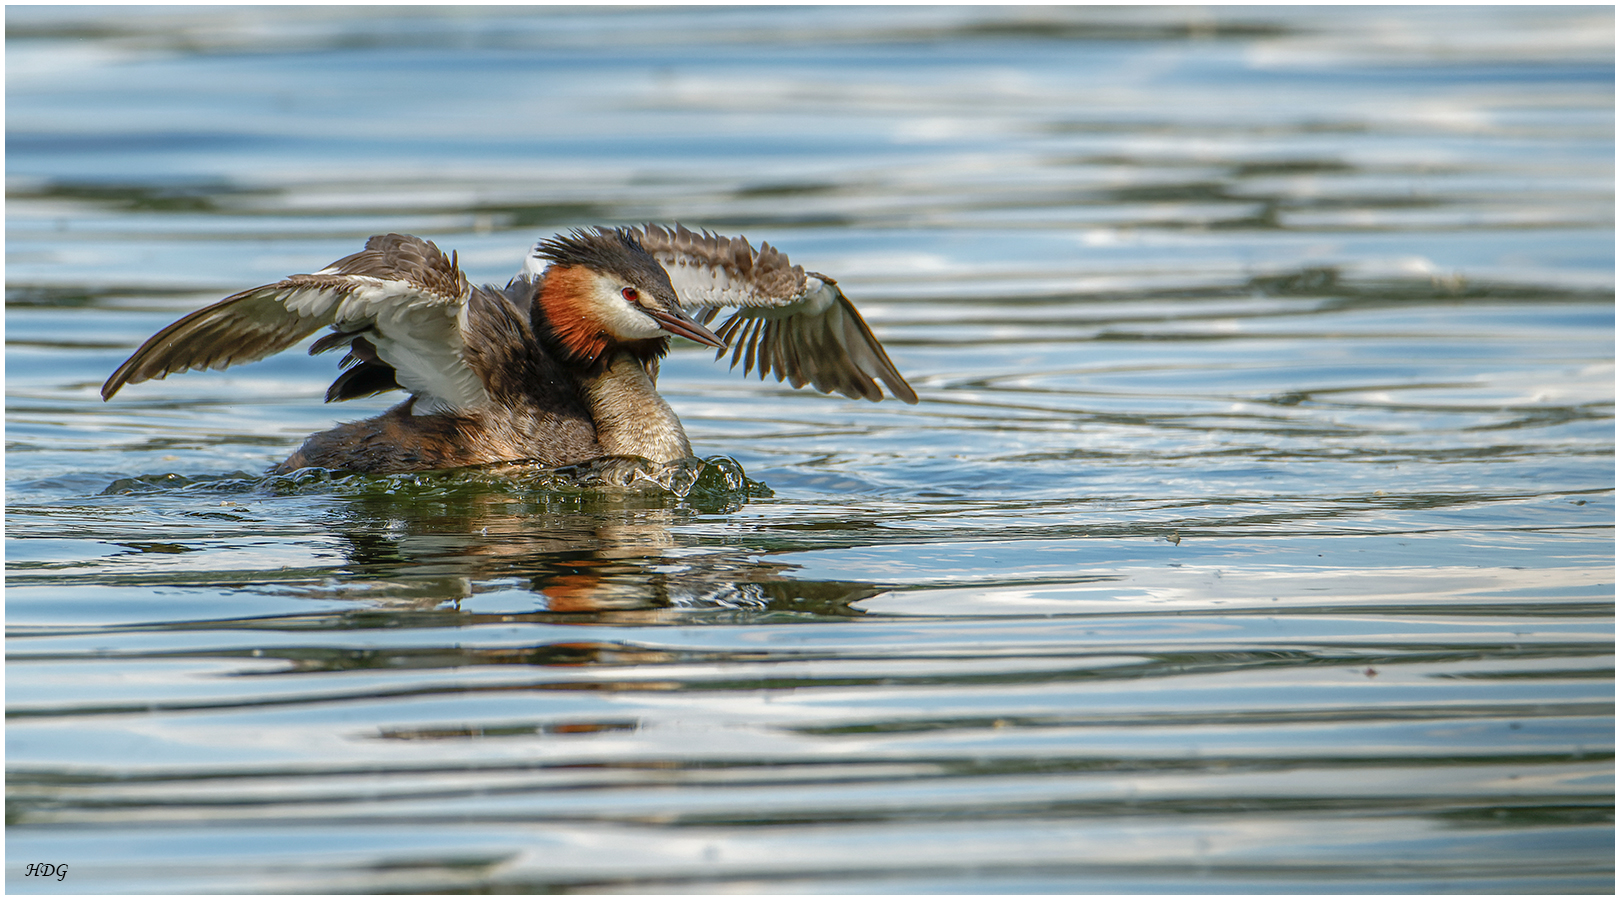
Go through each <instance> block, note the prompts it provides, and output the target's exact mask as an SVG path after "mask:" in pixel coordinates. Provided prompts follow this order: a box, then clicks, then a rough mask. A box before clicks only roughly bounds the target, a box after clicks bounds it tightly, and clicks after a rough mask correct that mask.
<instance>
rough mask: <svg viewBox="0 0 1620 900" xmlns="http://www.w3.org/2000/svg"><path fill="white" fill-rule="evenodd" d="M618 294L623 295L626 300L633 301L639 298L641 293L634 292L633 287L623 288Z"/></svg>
mask: <svg viewBox="0 0 1620 900" xmlns="http://www.w3.org/2000/svg"><path fill="white" fill-rule="evenodd" d="M619 296H621V297H623V298H624V299H626V300H629V301H630V302H631V303H634V302H636V301H637V300H639V299H641V295H640V294H638V293H636V289H635V288H625V289H624V290H622V291H620V292H619Z"/></svg>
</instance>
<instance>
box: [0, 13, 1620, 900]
mask: <svg viewBox="0 0 1620 900" xmlns="http://www.w3.org/2000/svg"><path fill="white" fill-rule="evenodd" d="M1613 34H1614V23H1613V14H1612V10H1609V9H1606V8H1587V9H1541V8H1535V9H1513V8H1499V7H1492V8H1483V9H1468V10H1463V9H1460V8H1436V9H1383V8H1378V9H1374V8H1348V9H1327V10H1316V9H1311V10H1295V9H1281V8H1265V9H1258V10H1235V9H1233V10H1217V11H1214V12H1207V11H1206V12H1198V11H1192V12H1189V11H1184V10H1175V9H1127V10H1108V9H1037V10H1012V9H1008V10H1002V9H977V8H968V7H953V8H941V9H929V8H896V9H861V8H823V9H774V8H773V9H746V8H714V9H702V10H681V9H658V10H620V9H607V10H594V11H574V10H562V9H555V10H546V9H541V10H528V9H517V8H501V9H471V8H468V9H460V8H455V9H433V8H417V9H408V10H403V11H396V10H387V11H382V10H376V9H366V10H353V9H345V8H337V7H333V8H324V9H323V8H285V7H283V8H261V9H249V8H232V9H211V8H171V9H162V10H149V9H138V8H119V9H117V10H97V9H69V8H55V7H37V8H18V7H12V8H9V9H8V10H7V59H6V65H7V150H8V153H7V194H8V205H7V285H6V287H7V307H6V341H7V343H6V350H7V353H6V392H7V418H6V439H7V451H6V462H7V470H6V491H7V566H8V570H7V594H6V597H7V626H8V645H7V654H8V655H7V682H6V685H7V687H6V702H7V708H8V716H9V718H8V729H7V758H6V763H7V767H8V775H7V791H8V807H7V809H8V823H9V826H10V827H9V828H8V830H7V851H8V863H7V870H6V878H7V882H6V884H7V887H8V889H9V890H12V891H19V892H30V891H33V892H49V891H56V892H73V893H83V892H104V891H139V892H195V891H225V892H239V891H248V892H266V891H314V892H328V891H350V890H356V891H382V890H412V891H416V890H518V889H523V890H582V891H631V892H664V891H705V892H707V891H856V892H870V891H974V892H1016V891H1104V892H1115V891H1117V892H1129V891H1157V892H1180V891H1190V892H1209V891H1228V892H1231V891H1396V892H1418V891H1421V892H1429V891H1478V892H1501V891H1507V892H1514V891H1530V892H1597V893H1607V892H1610V891H1611V890H1612V889H1613V846H1614V844H1613V840H1614V837H1613V830H1612V821H1613V796H1614V795H1613V786H1612V775H1613V733H1614V732H1613V718H1612V716H1613V633H1612V611H1613V608H1612V600H1613V590H1614V588H1613V575H1614V543H1613V540H1614V537H1613V525H1614V506H1613V499H1614V442H1613V436H1614V421H1613V400H1614V375H1613V360H1614V353H1613V348H1614V327H1613V325H1614V307H1613V280H1614V279H1613V275H1614V255H1613V248H1614V231H1613V202H1614V200H1613V159H1614V130H1613V129H1614V125H1613V109H1614V97H1613V83H1614V82H1613V52H1614V51H1613ZM647 220H651V221H661V222H669V221H677V220H678V221H682V222H684V223H687V224H689V225H693V226H699V225H702V226H708V227H711V228H714V229H716V230H719V231H722V232H725V233H747V234H748V235H749V236H750V237H751V238H754V239H755V240H760V239H764V240H768V241H770V242H771V243H772V244H774V245H777V246H779V247H781V248H783V249H784V250H786V251H787V252H788V253H789V254H791V255H792V257H793V258H794V260H795V261H797V262H801V263H803V264H805V265H806V266H807V267H809V268H812V269H815V270H819V271H824V272H827V273H829V274H832V275H834V276H835V277H837V278H838V279H839V280H840V282H841V284H842V286H843V287H844V288H845V289H846V291H847V292H848V293H849V295H850V296H851V297H852V298H854V299H855V301H856V302H857V303H858V304H859V305H860V307H861V309H862V310H863V312H864V313H865V314H866V316H867V318H868V320H869V321H870V322H871V324H872V325H873V327H874V330H875V331H876V332H877V333H878V335H879V336H880V338H881V339H882V340H883V341H884V343H885V345H886V346H887V347H888V349H889V351H890V354H891V356H892V357H893V358H894V360H895V362H896V364H897V365H898V366H899V367H900V369H901V370H902V371H903V372H905V373H906V374H907V376H908V377H909V379H910V381H911V383H912V384H913V385H914V386H915V387H916V388H917V389H918V392H919V393H920V394H921V395H922V398H923V402H922V403H921V404H919V405H917V406H915V407H908V406H904V405H901V404H898V403H894V402H886V403H883V404H878V405H873V404H867V403H861V402H856V401H846V400H844V399H842V398H828V397H823V396H820V395H817V394H814V393H809V392H795V391H791V390H789V389H787V388H786V387H785V386H782V385H778V384H776V383H774V382H770V383H761V382H759V381H757V380H752V379H749V380H744V379H741V378H739V377H737V376H736V375H735V374H732V373H728V372H726V371H725V370H724V367H723V366H722V365H718V364H714V363H712V362H711V361H710V360H709V357H708V354H706V353H704V352H702V351H701V350H700V349H698V348H695V347H691V346H686V347H682V348H677V350H676V351H675V352H674V353H673V354H672V356H671V357H670V359H669V360H668V362H667V364H666V365H665V367H664V371H663V375H662V378H661V386H662V388H663V391H664V394H665V395H666V396H667V397H668V398H669V400H670V401H671V403H672V404H673V406H674V407H675V409H676V410H677V411H678V412H679V413H680V415H681V416H682V418H683V420H684V421H685V422H686V425H687V430H688V432H689V433H690V434H691V437H692V439H693V443H694V445H695V446H696V447H697V448H698V452H699V453H700V454H702V455H704V456H725V457H731V458H734V459H735V460H736V461H737V463H738V464H740V466H741V468H742V470H744V471H746V473H747V477H748V478H750V479H753V480H755V481H756V482H760V483H762V484H764V485H766V486H768V491H767V490H758V489H756V490H754V491H753V492H752V495H750V492H749V491H748V490H746V489H743V488H741V487H739V484H740V482H738V481H737V480H736V478H735V477H733V478H732V480H731V481H730V482H729V483H728V482H727V480H726V478H725V477H723V476H725V475H726V474H727V473H728V472H729V473H730V475H732V476H737V475H738V473H737V471H736V470H735V469H734V468H732V469H727V468H726V467H727V466H728V465H729V464H727V463H724V462H717V463H716V464H715V468H714V470H713V471H712V472H711V474H710V475H709V476H708V479H709V480H708V481H706V482H704V484H703V485H701V486H700V488H699V489H698V490H696V491H694V492H692V493H690V494H687V495H685V496H684V497H683V496H675V495H671V494H668V493H664V492H660V491H657V490H653V489H643V490H633V491H628V492H626V491H601V490H596V491H580V490H569V489H564V488H562V487H559V485H558V484H557V483H556V482H555V480H552V479H547V478H545V477H543V476H542V475H540V474H538V473H534V472H526V471H506V472H474V473H455V474H447V475H436V476H394V477H387V478H363V477H358V476H330V477H326V478H321V477H315V476H310V477H303V478H265V477H264V476H262V475H261V474H260V473H262V472H263V471H264V470H265V469H266V468H267V467H268V466H269V465H271V464H273V463H275V462H277V461H279V460H280V459H281V458H283V457H284V456H285V455H286V454H287V453H288V452H289V451H290V450H291V449H292V448H293V447H295V446H296V445H297V443H298V442H299V441H300V440H301V439H302V438H303V436H305V435H307V434H308V433H310V432H312V431H315V430H318V429H320V428H325V427H327V426H328V425H329V424H330V423H332V422H334V421H339V420H347V419H353V418H358V417H361V416H364V415H369V414H371V413H372V412H374V411H376V410H378V409H381V408H383V407H384V406H386V405H387V404H388V403H391V402H392V401H391V400H390V399H389V398H387V397H383V398H374V399H373V400H370V401H361V402H355V403H349V404H347V405H346V406H344V407H328V406H325V405H323V404H322V403H321V402H320V398H321V395H322V392H323V390H324V388H325V385H326V383H327V382H328V381H329V380H330V377H331V375H332V371H333V370H332V368H331V362H330V360H329V359H328V358H324V357H323V358H320V359H315V360H311V359H309V358H307V357H305V356H303V355H302V354H299V353H287V354H284V355H282V356H280V357H276V358H273V359H271V360H269V361H266V362H263V363H258V364H255V365H252V366H247V367H243V368H239V369H232V370H229V371H227V372H223V373H189V374H186V375H182V376H176V377H174V378H171V379H168V380H167V381H161V382H151V383H147V384H142V385H136V386H134V387H131V388H129V389H127V390H125V391H124V392H123V393H121V394H120V395H119V396H118V397H117V398H116V399H115V400H114V402H112V403H107V404H103V403H102V402H101V401H100V399H99V397H98V396H97V390H98V388H99V386H100V384H101V382H102V380H103V379H105V377H106V376H107V374H108V373H110V372H111V371H112V369H113V368H114V367H115V366H116V365H117V364H118V363H119V362H121V361H122V360H123V359H124V358H125V357H126V356H127V355H128V354H129V353H130V352H131V351H132V350H133V348H134V347H135V346H136V345H137V344H138V343H139V342H140V341H141V340H143V339H144V338H145V337H147V336H148V335H150V334H151V333H153V332H154V331H155V330H157V329H158V328H160V327H161V326H163V325H165V324H167V323H168V322H170V321H172V320H173V319H175V318H177V317H178V316H180V315H181V314H183V313H185V312H187V311H189V310H191V309H194V308H197V307H198V306H201V305H202V304H204V303H207V302H211V301H212V300H215V299H218V298H219V297H222V296H224V295H226V294H228V293H231V292H233V291H236V290H239V289H241V288H244V287H248V286H252V285H256V284H261V283H264V282H267V281H271V280H275V279H277V278H280V277H282V276H284V275H286V274H289V273H293V272H305V271H310V270H312V269H313V268H317V267H319V266H322V265H324V264H326V263H327V262H330V261H331V260H333V259H336V258H338V257H340V256H343V255H345V254H347V253H350V252H352V251H353V250H355V249H356V248H358V247H359V246H360V245H361V244H362V242H363V241H364V239H365V237H366V236H367V235H370V234H373V233H377V232H382V231H408V232H412V233H416V234H420V235H423V236H425V237H428V238H431V239H433V240H435V241H436V242H438V243H439V244H440V245H441V246H443V247H445V248H447V249H449V248H454V249H456V250H457V251H458V252H459V254H460V259H461V261H462V264H463V266H464V267H465V268H467V269H468V271H469V273H470V274H471V275H472V277H474V278H475V279H483V280H491V281H499V282H504V280H505V279H506V278H507V277H508V276H509V275H510V274H512V273H513V272H514V271H515V270H516V268H517V266H518V263H519V261H520V260H521V256H522V254H523V252H524V250H525V249H526V248H527V246H528V245H529V244H530V243H531V242H532V241H533V240H535V239H536V238H539V237H543V236H546V235H549V234H551V233H554V232H556V231H558V230H562V229H566V228H568V227H573V226H577V225H583V224H597V223H618V222H638V221H647ZM28 862H37V863H52V864H67V865H68V866H69V870H68V871H69V874H68V875H67V876H66V877H65V878H62V879H60V880H59V879H55V878H51V879H45V878H41V877H38V876H32V877H31V876H28V875H27V874H26V869H25V864H26V863H28Z"/></svg>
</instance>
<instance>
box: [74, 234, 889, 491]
mask: <svg viewBox="0 0 1620 900" xmlns="http://www.w3.org/2000/svg"><path fill="white" fill-rule="evenodd" d="M730 307H735V308H736V312H735V313H733V314H732V315H731V316H730V317H729V318H727V319H726V320H725V321H724V322H723V323H722V324H721V325H720V326H719V327H718V328H716V329H714V330H711V329H710V328H709V325H710V324H711V323H712V322H713V321H714V319H715V317H716V315H717V314H718V313H719V311H720V310H721V309H724V308H730ZM322 328H327V329H328V331H327V332H326V333H325V334H324V335H322V336H321V337H319V338H317V339H316V340H315V341H314V342H313V343H312V344H311V345H310V348H309V353H310V354H311V355H314V354H319V353H324V352H327V351H330V350H335V349H338V348H341V347H345V346H346V347H347V348H348V352H347V354H345V355H344V357H343V358H342V361H341V363H340V366H339V368H340V374H339V375H338V377H337V379H336V380H335V381H334V382H332V385H331V387H330V388H328V389H327V391H326V400H327V402H335V401H342V400H350V399H354V398H357V397H367V396H371V395H374V394H378V393H383V392H386V391H392V390H403V391H405V392H407V393H408V394H409V396H408V397H407V398H406V399H405V400H404V401H403V402H401V403H399V404H397V405H395V406H393V407H392V408H390V409H388V410H387V411H386V412H384V413H382V414H381V415H378V416H374V417H372V418H369V419H364V420H362V421H357V422H347V423H343V424H340V425H338V426H336V427H335V428H332V429H330V430H327V431H322V432H318V433H316V434H314V435H311V436H310V437H309V438H308V439H307V440H306V441H305V442H304V444H303V446H301V447H300V448H299V449H298V450H296V451H295V452H293V454H292V455H291V456H289V457H288V458H287V459H286V460H285V461H284V462H282V463H280V464H279V465H277V466H275V467H273V468H272V469H271V470H270V471H271V473H272V474H287V473H291V472H294V471H297V470H299V469H303V468H306V467H320V468H324V469H329V470H339V471H352V472H362V473H370V474H393V473H402V472H421V471H431V470H439V469H452V468H460V467H465V466H476V465H485V464H490V463H504V462H526V463H532V464H538V465H540V466H543V467H549V468H561V467H565V466H571V465H575V464H580V463H587V462H590V461H592V460H597V459H602V458H606V457H639V458H642V459H646V460H651V461H652V462H654V463H660V464H662V463H669V462H672V461H675V460H678V459H683V458H688V457H691V456H692V455H693V454H692V446H691V442H690V441H689V440H688V439H687V436H686V431H685V430H684V429H683V428H682V427H681V422H680V419H679V418H678V417H677V416H676V415H675V412H674V411H673V410H672V409H671V408H670V406H669V404H668V403H667V402H665V400H664V399H663V398H662V397H661V396H659V394H658V391H657V388H656V384H657V379H658V367H659V361H660V360H661V359H662V358H663V357H664V355H665V354H666V353H667V352H668V351H669V345H670V339H671V337H677V336H678V337H682V338H686V339H688V340H691V341H695V342H697V343H698V344H702V345H706V346H709V347H712V348H715V350H716V355H715V358H716V359H719V358H721V357H722V356H724V355H725V353H726V352H727V350H730V352H731V367H732V368H733V369H735V368H736V367H737V366H738V365H739V364H741V365H742V366H743V373H744V374H745V375H746V374H748V373H750V372H754V371H757V372H758V375H759V377H760V378H762V379H763V378H764V377H765V375H766V373H767V372H769V373H771V374H774V375H775V376H776V378H777V380H778V381H783V380H786V381H787V382H789V383H791V384H792V385H793V386H794V387H796V388H798V387H803V386H805V385H806V384H808V385H810V386H812V387H814V388H815V389H816V390H818V391H821V392H823V393H834V392H836V393H840V394H843V395H844V396H847V397H851V398H860V399H867V400H873V401H876V400H880V399H882V398H883V396H884V395H883V390H882V387H887V388H888V390H889V393H890V395H892V396H893V397H895V398H897V399H899V400H902V401H904V402H906V403H916V402H917V393H916V391H914V390H913V389H912V388H911V386H910V385H909V384H907V383H906V380H905V378H904V377H903V376H902V375H901V374H900V372H899V370H897V369H896V368H895V366H894V363H893V362H891V361H890V359H889V356H888V354H887V353H886V352H885V351H884V349H883V346H882V345H881V344H879V343H878V341H877V339H876V338H875V337H874V336H873V335H872V331H871V329H870V328H868V327H867V325H866V323H865V321H864V320H862V318H861V315H860V313H859V312H858V311H857V310H856V309H855V306H854V304H852V303H851V302H850V301H849V298H848V297H846V296H845V295H844V292H843V291H842V290H841V289H840V288H839V286H838V282H837V281H836V280H834V279H833V278H831V277H829V276H827V275H823V274H820V273H817V272H806V271H805V270H804V268H803V267H802V266H798V265H793V264H792V263H790V262H789V260H788V258H787V256H786V255H785V254H784V253H782V252H781V251H779V250H777V249H776V248H774V247H772V246H771V245H770V244H768V243H764V242H761V243H760V245H759V248H758V249H755V248H754V246H753V245H752V244H751V243H750V242H749V241H748V239H747V237H745V236H743V237H728V236H725V235H722V234H718V233H710V232H709V231H708V230H706V229H705V230H702V231H692V230H690V229H688V228H686V227H685V226H683V225H679V224H676V225H673V226H671V227H665V226H662V225H656V224H646V225H643V226H620V227H605V226H596V227H586V228H575V229H573V230H571V231H569V232H568V233H566V234H557V235H554V236H552V237H550V238H547V239H543V240H541V241H539V242H537V243H536V244H535V245H534V246H533V248H532V249H531V250H530V252H529V254H528V255H527V257H526V258H525V259H524V261H523V265H522V268H521V269H520V271H519V273H518V274H517V276H516V277H514V278H512V279H511V280H510V281H509V282H508V283H507V285H506V286H505V287H504V288H497V287H494V286H492V285H482V286H475V285H473V284H472V283H470V282H469V281H468V280H467V276H466V275H465V273H463V272H462V270H461V268H460V265H459V263H458V260H457V256H456V254H455V252H451V253H450V255H448V256H446V255H445V254H444V253H443V252H441V251H440V250H439V248H438V246H437V245H436V244H434V243H433V242H432V241H429V240H424V239H422V238H420V237H416V236H414V235H408V234H393V233H390V234H380V235H374V236H372V237H371V238H370V239H368V240H367V241H366V246H365V249H363V250H361V251H359V252H357V253H353V254H351V255H349V256H345V257H343V258H342V259H340V260H338V261H336V262H334V263H332V264H331V265H329V266H327V267H325V268H323V269H321V270H319V271H317V272H314V273H311V274H302V275H292V276H289V277H287V278H284V279H282V280H281V281H278V282H275V283H274V284H267V285H262V286H260V287H255V288H252V289H249V290H246V291H242V292H241V293H238V294H233V295H232V296H229V297H226V298H225V299H223V300H221V301H219V302H217V303H214V304H213V305H211V306H207V307H205V308H203V309H200V310H198V311H196V312H193V313H191V314H190V315H187V316H185V317H183V318H181V319H180V320H179V321H176V322H175V323H173V324H172V325H169V326H168V327H167V328H164V329H163V330H161V331H159V332H158V333H157V334H155V335H153V336H152V337H151V338H150V339H148V340H147V341H146V342H145V343H143V344H142V345H141V347H140V348H139V349H138V350H136V351H135V353H134V354H133V355H131V356H130V358H129V359H128V360H126V361H125V362H124V363H123V365H121V366H119V367H118V368H117V370H115V371H114V372H113V373H112V375H111V376H110V377H109V378H108V379H107V381H106V383H105V384H104V385H103V386H102V388H101V396H102V399H103V400H104V401H106V400H111V399H112V397H113V396H114V395H115V394H117V393H118V391H119V389H120V388H122V387H123V386H124V385H126V384H137V383H140V382H143V381H147V380H150V379H160V378H163V377H165V376H167V375H170V374H173V373H176V372H182V371H186V370H193V369H223V368H226V367H227V366H231V365H235V364H238V363H246V362H252V361H255V360H259V359H263V358H265V357H268V356H270V355H272V354H275V353H279V352H281V351H283V350H286V349H287V348H289V347H291V346H293V345H294V344H297V343H298V342H300V341H302V340H304V339H305V338H307V337H309V336H310V335H312V334H314V333H315V332H316V331H319V330H320V329H322ZM880 382H881V385H882V387H880V385H879V383H880Z"/></svg>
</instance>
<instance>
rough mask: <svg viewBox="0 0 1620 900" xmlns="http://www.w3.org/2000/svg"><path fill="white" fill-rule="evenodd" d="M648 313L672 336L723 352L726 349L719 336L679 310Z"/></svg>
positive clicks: (660, 310)
mask: <svg viewBox="0 0 1620 900" xmlns="http://www.w3.org/2000/svg"><path fill="white" fill-rule="evenodd" d="M646 313H647V315H649V316H652V317H653V318H654V319H656V320H657V321H658V324H659V325H660V326H662V327H663V329H664V330H665V331H667V332H669V333H670V334H678V335H680V336H681V337H683V338H686V339H688V340H693V341H697V342H698V343H700V344H708V345H709V346H710V347H718V348H720V349H721V350H724V349H726V342H725V341H722V340H720V337H719V335H716V334H715V333H714V332H712V331H710V330H709V329H707V328H704V327H703V326H702V325H699V324H698V323H696V322H694V321H692V320H691V318H689V317H688V316H687V315H686V313H683V312H681V311H679V310H675V311H673V312H671V311H668V310H662V309H649V310H646Z"/></svg>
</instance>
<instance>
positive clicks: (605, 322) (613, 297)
mask: <svg viewBox="0 0 1620 900" xmlns="http://www.w3.org/2000/svg"><path fill="white" fill-rule="evenodd" d="M619 290H620V285H619V284H618V283H617V282H614V281H609V280H608V279H605V278H597V279H596V285H595V292H594V296H593V297H592V298H591V307H592V308H593V309H594V310H596V312H597V314H598V315H599V316H600V317H601V321H602V329H603V330H604V331H606V332H607V333H608V334H610V335H613V337H614V338H615V339H617V340H621V341H640V340H646V339H647V338H655V337H661V336H663V335H665V334H668V332H666V331H664V329H663V327H662V326H660V325H659V324H658V321H657V320H656V319H654V318H653V317H652V316H649V315H647V314H646V313H644V312H642V311H641V310H640V309H639V308H637V306H636V304H634V303H631V302H630V301H628V300H626V299H624V298H623V297H622V296H620V295H619Z"/></svg>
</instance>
